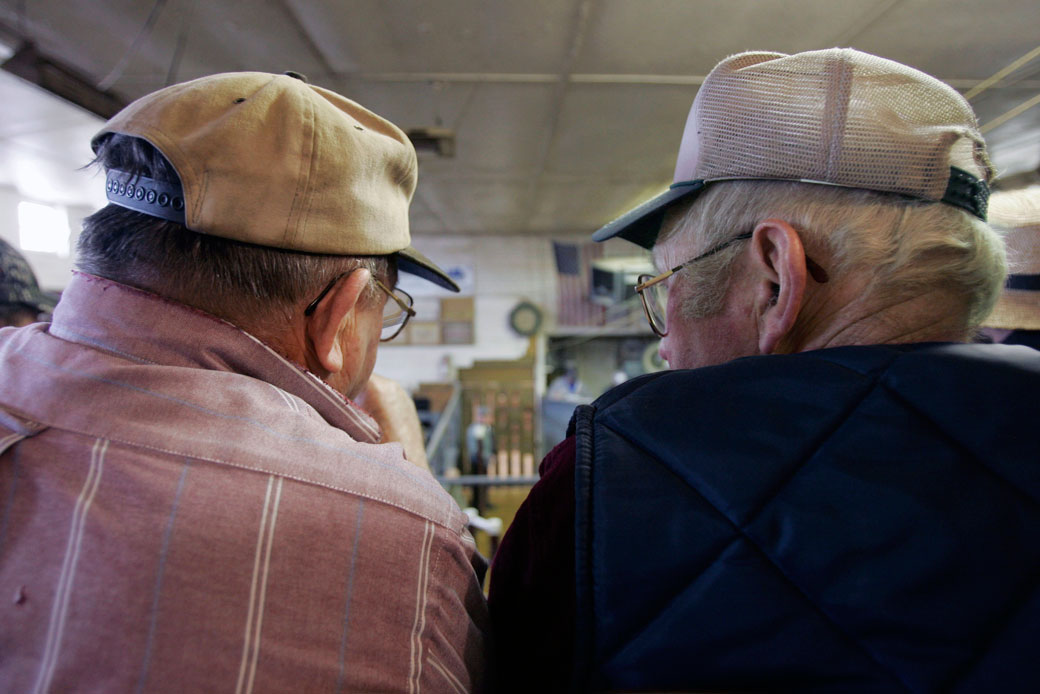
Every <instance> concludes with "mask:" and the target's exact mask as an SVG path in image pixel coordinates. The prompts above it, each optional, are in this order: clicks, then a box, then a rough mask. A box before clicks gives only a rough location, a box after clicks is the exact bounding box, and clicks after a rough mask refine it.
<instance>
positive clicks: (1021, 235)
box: [983, 186, 1040, 330]
mask: <svg viewBox="0 0 1040 694" xmlns="http://www.w3.org/2000/svg"><path fill="white" fill-rule="evenodd" d="M989 219H990V224H992V225H993V227H994V228H996V229H997V230H998V231H1000V232H1002V233H1003V235H1004V241H1005V243H1006V244H1007V260H1008V280H1007V285H1006V286H1005V289H1004V293H1003V295H1002V296H1001V297H1000V300H999V301H998V302H997V307H996V308H995V309H993V313H991V314H990V315H989V317H988V318H987V319H986V320H985V321H983V325H984V326H985V327H987V328H1002V329H1004V330H1040V186H1031V187H1029V188H1022V189H1020V190H1012V191H1007V192H999V193H994V194H993V196H992V197H991V198H990V207H989Z"/></svg>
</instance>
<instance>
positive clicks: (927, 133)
mask: <svg viewBox="0 0 1040 694" xmlns="http://www.w3.org/2000/svg"><path fill="white" fill-rule="evenodd" d="M992 176H993V170H992V167H991V166H990V163H989V160H988V158H987V155H986V148H985V144H984V142H983V140H982V137H981V136H980V134H979V131H978V127H977V122H976V119H975V116H974V114H973V113H972V111H971V108H970V107H969V106H968V104H967V102H966V101H965V100H964V99H963V98H962V97H961V96H960V95H959V94H958V93H957V92H956V91H954V90H953V89H951V88H950V87H948V86H947V85H945V84H943V83H942V82H940V81H938V80H936V79H934V78H932V77H930V76H928V75H926V74H923V73H921V72H919V71H917V70H914V69H912V68H909V67H907V66H904V65H900V64H898V63H895V62H892V61H889V60H885V59H882V58H878V57H875V56H871V55H867V54H864V53H861V52H858V51H854V50H839V49H832V50H823V51H812V52H808V53H801V54H798V55H791V56H788V55H782V54H778V53H768V52H751V53H743V54H740V55H736V56H733V57H730V58H727V59H726V60H724V61H722V62H721V63H720V64H719V65H718V66H716V67H715V69H714V70H713V71H712V72H711V74H710V75H708V77H707V78H706V79H705V81H704V84H703V86H702V87H701V89H700V91H699V92H698V94H697V97H696V99H695V101H694V104H693V108H692V110H691V112H690V116H689V120H688V122H687V125H686V130H685V132H684V134H683V138H682V143H681V145H680V148H679V156H678V164H677V166H676V174H675V182H674V184H673V185H672V186H671V188H670V189H669V190H668V191H667V192H665V193H663V194H661V195H660V196H658V197H657V198H655V199H653V200H651V201H649V202H647V203H645V204H644V205H642V206H640V207H639V208H637V209H635V210H633V211H632V212H630V213H628V214H626V215H624V216H623V217H621V218H620V219H618V220H616V221H614V222H612V223H610V224H608V225H607V226H605V227H604V228H603V229H600V230H599V231H598V232H597V233H596V235H595V237H594V238H596V239H597V240H604V239H607V238H611V237H615V236H619V237H621V238H624V239H627V240H629V241H632V242H633V243H636V244H638V245H640V246H642V247H644V248H648V249H652V250H653V255H654V259H655V261H656V264H657V266H658V267H659V270H660V274H659V275H657V276H654V277H645V278H643V279H642V280H641V284H640V285H639V286H638V287H637V290H638V291H639V293H640V294H641V296H642V299H643V302H644V307H645V309H646V314H647V318H648V320H649V322H650V326H651V328H652V329H653V330H654V332H656V333H657V334H658V335H659V336H661V338H662V342H661V348H660V349H661V354H662V356H663V357H664V358H666V359H667V360H668V362H669V365H670V366H671V368H672V369H674V370H673V371H668V372H663V373H659V374H652V375H648V376H645V377H642V378H638V379H634V380H632V381H629V382H628V383H625V384H623V385H621V386H619V387H617V388H615V389H614V390H612V391H610V392H609V393H607V394H606V395H604V396H603V397H602V398H600V399H599V400H598V401H597V402H595V403H594V404H593V405H591V406H584V407H579V408H578V410H577V411H576V413H575V416H574V419H573V420H572V424H571V431H570V436H569V438H568V439H566V440H565V441H564V442H563V443H562V444H560V446H558V447H557V448H556V449H555V450H554V451H553V452H552V453H550V454H549V456H548V457H547V459H546V460H545V461H544V462H543V467H542V474H543V477H542V481H541V482H540V483H539V485H537V486H536V487H535V488H534V490H533V491H532V493H531V496H530V498H529V499H528V500H527V502H526V505H525V507H524V508H522V509H521V511H520V512H519V514H518V516H517V519H516V521H515V522H514V524H513V526H512V528H511V529H510V531H509V534H508V535H507V537H506V538H505V540H504V542H503V544H502V547H501V549H500V552H499V554H498V557H497V558H496V561H495V565H494V567H493V572H492V585H491V594H490V602H491V614H492V622H493V624H494V628H495V631H496V634H497V636H498V638H499V643H498V647H499V651H498V652H499V656H500V661H501V662H500V671H501V673H503V674H504V679H505V681H506V682H507V683H509V684H510V685H512V686H514V687H515V689H516V690H518V691H519V690H529V691H535V690H536V689H537V690H545V689H554V688H555V689H560V688H565V687H570V688H572V689H575V690H588V689H592V690H601V689H603V690H611V691H614V690H623V691H630V690H631V691H646V690H653V691H662V690H664V691H687V690H697V691H701V690H710V691H721V690H731V689H737V690H741V691H750V690H769V691H777V690H784V691H788V690H790V691H837V690H840V691H907V690H909V691H922V692H923V691H938V690H943V691H946V690H956V691H1012V690H1020V689H1021V688H1022V687H1023V686H1025V685H1024V683H1029V682H1032V683H1033V684H1034V685H1035V682H1036V681H1038V677H1040V666H1038V664H1037V659H1036V658H1035V655H1034V653H1033V651H1034V647H1033V644H1035V643H1037V642H1038V639H1040V601H1038V599H1037V594H1036V580H1037V577H1038V567H1040V465H1038V463H1037V460H1038V456H1037V443H1036V438H1035V437H1033V436H1032V435H1029V434H1028V432H1029V431H1032V430H1034V429H1035V426H1036V422H1038V421H1040V404H1038V398H1037V393H1040V355H1038V354H1037V353H1036V352H1034V351H1032V350H1029V349H1026V348H1022V347H1006V346H1002V345H981V344H970V341H971V340H972V339H973V338H974V336H975V335H976V332H977V329H978V326H979V324H980V322H981V321H982V320H983V318H984V317H985V316H986V315H987V314H988V313H989V311H990V310H991V308H992V307H993V305H994V302H995V301H996V299H997V297H998V295H999V294H1000V290H1001V285H1002V283H1003V282H1004V276H1005V272H1006V269H1005V262H1004V251H1003V246H1002V243H1001V239H1000V237H999V236H998V235H997V234H996V233H994V231H993V230H992V229H991V228H990V227H989V226H988V225H987V223H986V202H987V198H988V190H989V189H988V184H989V181H990V180H991V178H992ZM550 625H551V627H550ZM536 636H537V638H536ZM532 664H533V665H532Z"/></svg>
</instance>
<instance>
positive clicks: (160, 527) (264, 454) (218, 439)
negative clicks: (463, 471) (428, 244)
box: [0, 73, 487, 692]
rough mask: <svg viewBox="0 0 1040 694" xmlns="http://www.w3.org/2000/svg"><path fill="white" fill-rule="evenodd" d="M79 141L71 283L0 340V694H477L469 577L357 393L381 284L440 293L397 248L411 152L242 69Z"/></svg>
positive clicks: (464, 558)
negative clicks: (104, 197)
mask: <svg viewBox="0 0 1040 694" xmlns="http://www.w3.org/2000/svg"><path fill="white" fill-rule="evenodd" d="M93 146H94V149H95V152H96V154H97V161H98V162H99V163H100V165H101V166H102V167H103V168H104V169H105V171H106V172H107V174H106V175H107V183H106V187H107V194H108V199H109V201H110V203H111V204H109V205H108V206H107V207H105V208H104V209H102V210H100V211H99V212H97V213H96V214H94V215H93V216H91V217H89V218H88V219H87V220H86V221H85V223H84V229H83V233H82V236H81V237H80V242H79V249H78V251H79V254H78V261H77V263H78V270H79V271H78V272H77V273H76V274H75V276H74V277H73V279H72V281H71V283H70V284H69V286H68V288H67V289H66V290H65V292H64V295H63V297H62V300H61V302H60V303H59V304H58V306H57V308H56V310H55V312H54V320H53V323H52V324H51V325H49V326H48V325H44V324H38V325H34V326H31V327H28V328H22V329H19V330H5V331H3V332H0V442H2V445H0V593H2V594H3V595H4V596H5V602H4V608H3V609H4V612H3V616H2V619H0V654H2V655H0V682H3V683H4V684H3V686H2V687H0V688H2V689H4V690H5V691H12V692H15V691H17V692H48V691H51V692H58V691H66V692H71V691H98V692H100V691H106V692H134V691H137V692H140V691H150V692H158V691H163V692H166V691H168V692H205V691H228V692H232V691H233V692H250V691H266V692H274V691H278V692H285V691H329V692H333V691H366V692H367V691H381V692H416V691H443V692H458V691H470V690H480V689H482V688H483V685H484V676H483V659H484V652H485V643H484V640H485V637H484V634H485V631H486V621H487V614H486V606H485V604H484V600H483V595H482V593H481V580H482V577H483V572H484V569H485V564H484V562H483V559H482V558H481V557H480V556H479V555H478V554H477V553H476V550H475V548H474V545H473V542H472V538H471V537H470V536H469V534H468V532H467V530H466V526H467V517H466V515H465V514H463V513H462V511H461V510H460V509H459V508H458V506H457V505H456V504H455V503H454V501H453V500H452V499H451V497H450V496H448V495H447V494H446V493H445V492H444V491H443V490H442V489H441V488H440V487H439V486H438V484H437V482H436V481H435V480H434V479H433V477H432V476H431V475H430V474H429V472H428V470H427V469H425V467H424V459H423V454H422V450H421V448H416V447H415V446H414V444H412V443H409V442H406V443H407V444H408V445H407V447H402V445H401V444H400V443H395V442H393V441H394V440H395V439H401V438H408V436H409V435H410V434H413V433H414V432H415V431H416V430H417V429H416V427H417V424H416V426H412V425H413V424H415V423H414V422H413V421H412V420H409V419H408V418H407V416H408V415H410V416H411V417H414V416H415V414H414V407H412V408H411V409H410V410H409V405H408V403H406V402H402V400H403V396H402V391H399V390H394V389H392V388H385V387H384V388H379V389H373V388H372V386H371V381H370V376H371V372H372V367H373V363H374V361H375V357H376V350H377V347H378V345H379V342H380V340H388V339H391V338H393V337H394V336H395V335H396V334H397V333H398V332H399V331H400V330H401V328H402V326H403V325H404V323H405V322H406V321H407V320H408V318H409V317H410V316H411V315H413V313H414V312H413V310H412V308H411V299H410V297H409V296H408V295H407V294H405V293H404V292H403V291H400V290H399V289H396V288H395V284H396V281H397V274H398V272H409V273H414V274H417V275H419V276H421V277H424V278H426V279H428V280H430V281H432V282H434V283H436V284H439V285H441V286H443V287H446V288H449V289H456V290H457V288H456V287H455V285H454V283H453V282H452V281H451V280H450V279H449V278H448V277H447V276H446V275H445V274H444V273H443V272H442V271H441V270H440V269H439V268H437V266H436V265H434V264H433V263H432V262H430V261H429V260H427V259H426V258H424V257H423V256H422V255H420V254H419V253H418V252H416V251H415V250H414V249H412V248H411V247H410V246H409V231H408V204H409V201H410V199H411V197H412V193H413V191H414V189H415V185H416V158H415V152H414V150H413V148H412V146H411V144H410V143H409V141H408V139H407V138H406V137H405V135H404V134H403V133H402V132H401V130H399V129H398V128H397V127H395V126H394V125H393V124H391V123H389V122H388V121H386V120H384V119H383V118H380V117H379V116H377V115H376V114H374V113H372V112H370V111H368V110H366V109H365V108H363V107H361V106H359V105H358V104H356V103H354V102H353V101H350V100H348V99H345V98H344V97H342V96H340V95H338V94H335V93H333V92H330V91H328V90H325V89H322V88H319V87H316V86H311V85H309V84H307V83H306V82H305V81H303V80H302V79H299V78H298V76H295V75H292V74H289V75H272V74H262V73H234V74H223V75H214V76H211V77H204V78H201V79H198V80H195V81H192V82H187V83H185V84H179V85H175V86H173V87H169V88H166V89H163V90H161V91H158V92H155V93H153V94H150V95H147V96H145V97H143V98H141V99H140V100H138V101H136V102H134V103H133V104H131V105H130V106H128V107H127V108H126V109H124V110H123V111H122V112H121V113H119V114H118V115H116V116H115V117H114V118H113V119H112V120H111V121H109V122H108V123H107V124H106V125H105V127H104V128H103V129H102V131H101V132H100V133H99V134H98V135H97V136H96V137H95V138H94V140H93ZM379 385H385V384H384V383H383V382H380V384H379ZM366 399H367V402H369V403H370V407H369V408H368V409H369V412H368V413H366V411H364V410H363V409H362V408H361V407H359V406H358V404H357V402H358V401H359V400H366ZM370 414H376V415H378V416H379V417H380V418H381V421H377V420H375V419H373V417H372V416H370ZM402 416H404V418H403V419H402ZM381 425H382V426H381ZM406 456H407V458H406Z"/></svg>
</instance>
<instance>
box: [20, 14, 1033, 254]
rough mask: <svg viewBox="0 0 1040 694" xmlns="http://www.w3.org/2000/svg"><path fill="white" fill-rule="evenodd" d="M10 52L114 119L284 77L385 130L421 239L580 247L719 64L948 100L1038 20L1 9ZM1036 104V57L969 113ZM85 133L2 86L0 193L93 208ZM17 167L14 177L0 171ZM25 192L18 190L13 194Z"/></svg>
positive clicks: (1016, 124) (651, 179)
mask: <svg viewBox="0 0 1040 694" xmlns="http://www.w3.org/2000/svg"><path fill="white" fill-rule="evenodd" d="M0 23H2V24H3V25H4V27H5V28H6V31H5V32H4V33H6V34H7V35H9V36H10V37H11V38H10V40H8V41H7V43H8V44H10V47H11V48H17V46H18V45H19V42H20V41H23V40H30V41H32V42H33V43H34V44H35V46H36V48H37V50H38V51H39V52H40V53H41V54H43V55H46V56H48V57H50V58H52V59H54V60H56V61H59V62H61V63H63V64H65V65H66V66H69V67H71V68H73V69H75V70H77V71H78V72H80V73H81V74H82V75H83V76H84V77H85V78H86V81H87V82H89V83H91V84H93V85H94V86H97V87H99V88H100V89H101V91H108V92H110V93H111V94H112V95H114V96H116V97H117V98H119V99H122V100H124V101H126V100H130V99H133V98H136V97H138V96H140V95H142V94H145V93H147V92H149V91H152V90H154V89H157V88H160V87H162V86H164V85H165V84H168V83H170V82H176V81H183V80H186V79H190V78H194V77H198V76H201V75H204V74H209V73H213V72H223V71H230V70H261V71H270V72H282V71H285V70H295V71H297V72H301V73H303V74H305V75H307V77H308V78H309V80H310V81H311V82H312V83H315V84H318V85H321V86H325V87H329V88H331V89H334V90H336V91H339V92H341V93H343V94H345V95H347V96H349V97H351V98H353V99H355V100H357V101H359V102H361V103H362V104H364V105H365V106H367V107H369V108H371V109H372V110H374V111H376V112H377V113H379V114H381V115H383V116H385V117H387V118H389V119H390V120H392V121H394V122H395V123H397V124H398V125H400V126H402V127H404V128H409V127H415V126H434V125H443V126H444V127H448V128H453V129H454V130H455V131H456V132H457V153H456V156H454V157H453V158H442V157H438V156H437V155H435V154H433V153H430V154H426V153H424V154H422V155H421V156H420V178H419V189H418V191H417V193H416V199H415V203H414V204H413V209H412V225H413V230H414V231H415V233H417V234H436V235H452V234H480V235H486V234H524V235H549V236H565V235H571V234H578V233H581V234H584V233H588V232H590V231H591V230H593V229H595V228H596V227H598V226H599V225H601V224H602V223H604V222H606V221H608V220H609V219H611V218H613V217H614V216H616V215H617V214H618V213H620V212H622V211H623V210H625V209H627V208H628V207H630V206H632V205H634V204H636V203H638V202H640V201H641V200H642V199H644V198H646V197H649V196H650V195H652V194H654V193H656V192H658V191H659V190H660V189H661V188H663V187H664V186H666V185H667V184H668V183H669V182H670V180H671V175H672V169H673V166H674V163H675V153H676V150H677V147H678V141H679V137H680V134H681V132H682V128H683V125H684V123H685V120H686V115H687V112H688V110H689V107H690V103H691V102H692V100H693V96H694V94H695V93H696V90H697V86H698V85H699V84H700V82H701V80H702V79H703V76H704V75H705V74H706V73H707V72H708V71H709V70H710V69H711V67H712V66H713V65H714V64H715V63H716V62H718V61H719V60H720V59H721V58H723V57H725V56H726V55H728V54H731V53H735V52H738V51H741V50H746V49H754V48H764V49H771V50H778V51H781V52H786V53H791V52H797V51H802V50H808V49H814V48H826V47H831V46H835V45H840V46H852V47H855V48H859V49H861V50H865V51H868V52H871V53H876V54H879V55H882V56H885V57H888V58H892V59H895V60H898V61H900V62H903V63H907V64H909V65H912V66H915V67H917V68H920V69H922V70H925V71H926V72H930V73H932V74H934V75H936V76H938V77H940V78H941V79H944V80H946V81H947V82H949V83H950V84H952V85H953V86H954V87H956V88H958V89H960V90H961V91H967V90H968V89H970V88H972V87H974V86H976V85H978V84H979V83H980V82H981V81H982V80H985V79H987V78H989V77H991V76H993V75H994V74H996V73H998V72H999V71H1000V70H1001V69H1003V68H1005V67H1006V66H1008V65H1010V64H1012V63H1013V62H1014V61H1016V60H1017V59H1019V58H1021V57H1023V56H1025V55H1027V54H1029V53H1030V52H1031V51H1034V49H1036V48H1037V46H1038V43H1040V41H1038V36H1040V34H1038V32H1037V27H1040V2H1037V0H988V1H987V2H985V3H981V2H978V0H857V1H852V0H523V1H522V2H516V1H509V0H351V1H347V0H341V1H336V0H201V1H199V0H154V1H152V0H148V1H146V0H89V1H87V0H14V1H12V0H0ZM1038 94H1040V57H1035V58H1033V59H1032V60H1031V61H1029V62H1027V63H1026V64H1025V65H1023V66H1022V67H1020V68H1019V69H1017V70H1015V71H1013V72H1011V73H1010V75H1009V76H1008V77H1006V78H1005V79H1003V80H1001V81H999V82H997V83H996V84H994V85H993V86H992V87H990V88H988V89H986V90H985V91H983V92H982V93H981V94H979V95H978V96H976V97H974V98H973V99H972V103H973V105H974V106H975V108H976V110H977V112H978V115H979V120H980V122H981V123H982V124H983V126H984V127H987V126H991V127H992V126H993V124H994V123H996V122H998V119H1000V118H1002V117H1005V116H1006V115H1007V114H1008V113H1009V112H1011V111H1012V110H1013V109H1015V108H1016V107H1019V106H1020V105H1022V104H1026V103H1028V102H1029V100H1030V99H1033V100H1034V101H1035V100H1037V95H1038ZM99 122H100V121H99V120H98V119H96V118H95V117H93V116H90V115H88V114H86V113H85V112H82V111H79V110H78V109H75V108H69V107H65V106H62V105H61V104H55V103H54V102H53V100H51V99H48V98H45V97H44V96H42V95H41V94H37V93H33V92H28V91H26V87H25V86H24V85H23V84H22V83H21V82H20V81H19V80H16V79H14V78H12V77H10V76H6V75H5V76H4V78H3V79H0V183H4V182H7V183H11V184H13V185H16V186H17V187H18V188H19V189H20V190H21V191H22V192H23V193H25V194H27V195H28V194H30V193H29V192H27V191H26V190H25V189H26V188H28V189H29V191H31V194H32V196H34V197H37V198H40V199H45V200H46V199H54V200H56V201H62V202H67V203H79V204H100V201H101V198H100V189H101V184H100V183H99V179H90V178H89V177H88V176H86V175H85V174H83V173H82V172H77V171H76V169H77V167H80V166H82V165H83V164H84V163H85V162H86V161H87V160H88V159H89V158H90V152H89V148H88V147H87V142H88V141H89V139H90V135H91V134H92V133H93V131H94V130H95V129H96V128H97V127H98V124H99ZM987 139H988V140H989V141H990V145H991V150H992V154H993V158H994V160H995V162H996V164H997V167H998V169H1000V170H1001V172H1002V174H1003V175H1004V176H1005V177H1008V176H1014V175H1016V174H1021V172H1029V171H1036V170H1037V168H1038V166H1040V105H1035V104H1034V105H1033V106H1032V107H1030V108H1026V109H1025V110H1023V111H1022V112H1021V113H1020V114H1018V115H1015V116H1014V117H1011V118H1010V119H1008V120H1007V121H1006V122H1005V123H1003V124H1000V125H996V126H995V127H992V129H991V130H989V132H988V133H987ZM12 161H15V162H18V163H16V164H12V163H11V162H12ZM25 171H28V172H29V173H28V174H26V173H25Z"/></svg>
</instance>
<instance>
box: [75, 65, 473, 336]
mask: <svg viewBox="0 0 1040 694" xmlns="http://www.w3.org/2000/svg"><path fill="white" fill-rule="evenodd" d="M93 146H94V149H95V152H96V154H97V161H98V162H99V163H100V164H101V165H102V166H103V167H104V168H105V169H106V171H107V185H106V192H107V195H108V198H109V200H110V202H112V203H113V204H112V205H109V206H108V207H106V208H104V209H103V210H101V211H100V212H98V213H97V214H95V215H93V216H92V217H90V218H88V220H87V221H86V223H85V228H84V233H83V235H82V236H81V238H80V245H79V259H78V264H79V267H80V268H81V269H82V270H85V271H87V272H91V273H95V274H100V275H102V276H105V277H109V278H111V279H115V280H117V281H122V282H126V283H128V284H132V285H134V286H138V287H141V288H144V289H148V290H151V291H155V292H157V293H160V294H163V295H165V296H168V297H170V298H173V299H176V300H178V301H182V302H184V303H188V304H190V305H193V306H196V307H198V308H201V309H203V310H206V311H209V312H211V313H214V314H216V315H218V316H221V317H224V318H227V319H229V320H232V321H233V322H236V323H240V324H241V322H242V321H247V322H248V321H256V320H262V319H263V316H264V315H267V314H268V313H269V312H270V311H275V312H281V313H285V312H287V311H291V310H293V307H295V306H298V305H299V303H300V301H302V300H303V297H305V296H308V295H313V294H315V293H317V292H318V291H320V289H321V287H322V286H324V284H325V283H327V282H328V281H329V279H330V278H332V277H334V276H335V275H336V274H340V273H342V272H344V271H347V270H349V269H352V268H354V267H361V266H367V267H370V269H372V270H373V272H374V274H376V275H377V276H383V277H386V276H387V274H388V273H389V272H391V270H390V269H389V268H390V265H391V264H393V263H397V264H399V265H400V268H401V269H402V270H404V271H407V272H414V273H415V274H419V275H421V276H423V277H424V278H426V279H429V280H430V281H433V282H436V283H438V284H440V285H442V286H445V287H447V288H450V289H455V286H454V283H452V282H451V280H450V279H449V278H447V276H446V275H445V274H444V273H443V272H442V271H440V269H439V268H437V267H436V266H435V265H433V264H432V263H430V262H429V261H428V260H427V259H425V258H424V257H422V256H421V255H420V254H418V253H416V252H415V251H414V249H411V247H410V246H409V240H410V236H409V231H408V205H409V202H410V200H411V197H412V194H413V192H414V190H415V185H416V159H415V151H414V149H413V148H412V146H411V143H410V142H409V141H408V139H407V138H406V137H405V135H404V133H402V132H401V131H400V129H398V128H397V127H396V126H394V125H393V124H392V123H390V122H389V121H386V120H385V119H383V118H380V117H379V116H377V115H376V114H374V113H372V112H371V111H368V110H367V109H365V108H364V107H362V106H360V105H358V104H356V103H355V102H353V101H350V100H349V99H346V98H344V97H342V96H340V95H338V94H335V93H334V92H330V91H328V90H325V89H322V88H320V87H315V86H312V85H309V84H307V83H306V82H305V81H304V80H302V79H301V78H299V77H298V76H290V75H272V74H266V73H253V72H245V73H228V74H221V75H213V76H210V77H203V78H200V79H197V80H193V81H191V82H186V83H183V84H178V85H174V86H172V87H168V88H166V89H162V90H160V91H158V92H154V93H152V94H149V95H146V96H144V97H142V98H141V99H138V100H137V101H135V102H134V103H132V104H131V105H130V106H128V107H127V108H126V109H124V110H123V111H121V112H120V113H119V114H117V115H116V116H115V117H114V118H113V119H112V120H110V121H109V122H108V123H107V124H106V125H105V127H104V128H103V129H102V130H101V132H99V133H98V135H97V136H95V138H94V141H93Z"/></svg>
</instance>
